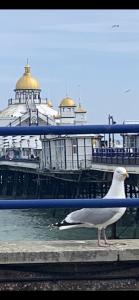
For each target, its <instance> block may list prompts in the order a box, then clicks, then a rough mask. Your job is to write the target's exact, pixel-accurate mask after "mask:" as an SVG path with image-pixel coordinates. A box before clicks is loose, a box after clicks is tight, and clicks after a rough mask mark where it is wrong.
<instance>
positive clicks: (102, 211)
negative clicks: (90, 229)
mask: <svg viewBox="0 0 139 300" xmlns="http://www.w3.org/2000/svg"><path fill="white" fill-rule="evenodd" d="M118 212H119V207H116V208H83V209H80V210H76V211H74V212H72V213H70V214H69V215H68V216H67V217H66V218H65V221H66V222H68V223H72V222H74V223H88V224H93V225H97V224H102V223H105V222H106V221H108V220H110V219H111V218H112V217H113V216H114V215H115V214H116V213H118Z"/></svg>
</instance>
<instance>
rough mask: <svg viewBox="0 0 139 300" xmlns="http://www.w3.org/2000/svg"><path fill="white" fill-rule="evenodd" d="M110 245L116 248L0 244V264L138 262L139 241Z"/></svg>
mask: <svg viewBox="0 0 139 300" xmlns="http://www.w3.org/2000/svg"><path fill="white" fill-rule="evenodd" d="M113 242H114V243H118V244H115V245H112V246H108V247H98V246H97V241H95V240H86V241H73V240H69V241H60V240H59V241H31V242H30V241H25V242H22V241H17V242H16V241H15V242H0V264H19V263H62V262H66V263H68V262H70V263H74V262H82V263H83V262H110V261H113V262H115V261H125V260H126V261H127V260H131V261H132V260H139V239H134V240H133V239H129V240H114V241H113Z"/></svg>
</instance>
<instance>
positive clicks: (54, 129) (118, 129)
mask: <svg viewBox="0 0 139 300" xmlns="http://www.w3.org/2000/svg"><path fill="white" fill-rule="evenodd" d="M89 133H90V134H91V133H94V134H101V133H139V124H135V125H134V124H131V125H130V124H128V125H122V124H121V125H118V124H116V125H70V126H67V125H66V126H60V125H57V126H56V125H46V126H35V127H32V126H29V127H28V126H27V127H26V126H23V127H21V126H20V127H19V126H16V127H0V135H4V136H6V135H33V134H34V135H50V134H54V135H55V134H56V135H57V134H89Z"/></svg>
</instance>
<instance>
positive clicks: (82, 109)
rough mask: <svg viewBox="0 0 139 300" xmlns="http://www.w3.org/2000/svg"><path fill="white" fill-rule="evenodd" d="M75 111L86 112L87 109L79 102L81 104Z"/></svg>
mask: <svg viewBox="0 0 139 300" xmlns="http://www.w3.org/2000/svg"><path fill="white" fill-rule="evenodd" d="M75 113H86V110H85V109H84V108H83V107H82V106H81V104H80V103H79V106H78V107H77V109H76V110H75Z"/></svg>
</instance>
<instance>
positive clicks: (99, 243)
mask: <svg viewBox="0 0 139 300" xmlns="http://www.w3.org/2000/svg"><path fill="white" fill-rule="evenodd" d="M98 246H99V247H107V246H108V245H107V244H106V243H102V242H101V229H98Z"/></svg>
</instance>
